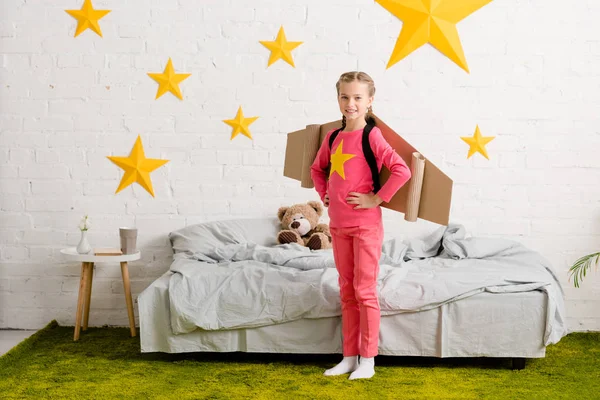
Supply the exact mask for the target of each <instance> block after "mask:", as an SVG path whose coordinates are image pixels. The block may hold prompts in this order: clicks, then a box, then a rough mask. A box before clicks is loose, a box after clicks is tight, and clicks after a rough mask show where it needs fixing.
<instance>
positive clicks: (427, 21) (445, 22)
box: [375, 0, 492, 73]
mask: <svg viewBox="0 0 600 400" xmlns="http://www.w3.org/2000/svg"><path fill="white" fill-rule="evenodd" d="M375 1H376V2H377V3H379V4H380V5H381V6H382V7H383V8H385V9H386V10H388V11H389V12H391V13H392V14H394V15H395V16H396V17H398V18H399V19H400V20H401V21H402V31H400V36H398V40H397V41H396V46H395V47H394V51H393V52H392V55H391V57H390V59H389V61H388V65H387V68H389V67H391V66H392V65H394V64H395V63H397V62H398V61H400V60H402V59H403V58H404V57H406V56H408V55H409V54H410V53H412V52H413V51H415V50H416V49H418V48H419V47H421V46H423V45H424V44H426V43H430V44H431V45H432V46H433V47H435V48H436V49H438V50H439V51H440V52H441V53H443V54H445V55H446V57H448V58H450V59H451V60H452V61H454V62H455V63H456V64H458V66H460V67H461V68H462V69H464V70H465V71H467V73H468V72H469V67H468V66H467V60H466V59H465V54H464V52H463V49H462V46H461V44H460V38H459V37H458V31H457V30H456V24H457V23H458V22H460V21H462V20H463V19H464V18H466V17H467V16H469V15H470V14H472V13H473V12H475V11H477V10H479V9H480V8H481V7H483V6H485V5H486V4H488V3H490V2H491V1H492V0H375Z"/></svg>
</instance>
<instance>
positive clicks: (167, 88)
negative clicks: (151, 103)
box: [148, 57, 191, 100]
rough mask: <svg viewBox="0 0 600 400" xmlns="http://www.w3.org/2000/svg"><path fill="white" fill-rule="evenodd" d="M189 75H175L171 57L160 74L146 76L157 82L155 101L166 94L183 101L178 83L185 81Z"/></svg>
mask: <svg viewBox="0 0 600 400" xmlns="http://www.w3.org/2000/svg"><path fill="white" fill-rule="evenodd" d="M190 75H191V74H176V73H175V70H174V69H173V62H172V61H171V57H169V61H168V62H167V66H166V67H165V70H164V71H163V73H162V74H160V73H148V76H149V77H150V78H152V79H154V80H155V81H156V82H158V91H157V92H156V98H155V99H154V100H156V99H158V98H159V97H160V96H162V95H163V94H165V93H167V92H171V93H173V94H174V95H175V96H177V98H179V100H183V96H182V95H181V90H179V83H180V82H181V81H183V80H184V79H187V78H188V77H189V76H190Z"/></svg>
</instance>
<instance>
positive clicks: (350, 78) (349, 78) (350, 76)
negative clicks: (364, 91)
mask: <svg viewBox="0 0 600 400" xmlns="http://www.w3.org/2000/svg"><path fill="white" fill-rule="evenodd" d="M354 81H359V82H361V83H366V84H367V86H368V87H369V96H370V97H373V96H375V82H374V81H373V78H371V77H370V76H369V75H368V74H367V73H365V72H361V71H350V72H344V73H343V74H342V75H340V79H338V81H337V83H336V84H335V88H336V90H337V94H338V96H339V95H340V85H341V84H342V83H350V82H354Z"/></svg>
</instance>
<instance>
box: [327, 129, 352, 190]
mask: <svg viewBox="0 0 600 400" xmlns="http://www.w3.org/2000/svg"><path fill="white" fill-rule="evenodd" d="M343 146H344V140H343V139H342V141H341V142H340V145H339V146H338V147H337V148H336V149H335V153H333V154H332V155H331V171H330V172H329V176H330V177H331V175H333V173H334V172H337V173H338V175H339V176H341V177H342V179H344V180H345V179H346V174H345V173H344V163H345V162H346V161H348V160H349V159H351V158H353V157H355V156H356V154H344V150H343Z"/></svg>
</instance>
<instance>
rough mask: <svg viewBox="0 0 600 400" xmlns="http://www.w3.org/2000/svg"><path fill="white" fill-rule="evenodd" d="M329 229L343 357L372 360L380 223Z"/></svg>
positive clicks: (376, 333)
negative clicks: (339, 302)
mask: <svg viewBox="0 0 600 400" xmlns="http://www.w3.org/2000/svg"><path fill="white" fill-rule="evenodd" d="M330 230H331V236H332V245H333V257H334V260H335V265H336V268H337V271H338V274H339V285H340V297H341V303H342V335H343V352H344V356H345V357H348V356H355V355H359V354H360V355H361V356H362V357H374V356H376V355H377V352H378V346H379V321H380V318H381V315H380V309H379V298H378V296H377V275H378V274H379V258H380V257H381V246H382V242H383V224H382V223H381V222H379V223H378V224H376V225H368V226H354V227H350V228H331V229H330Z"/></svg>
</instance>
